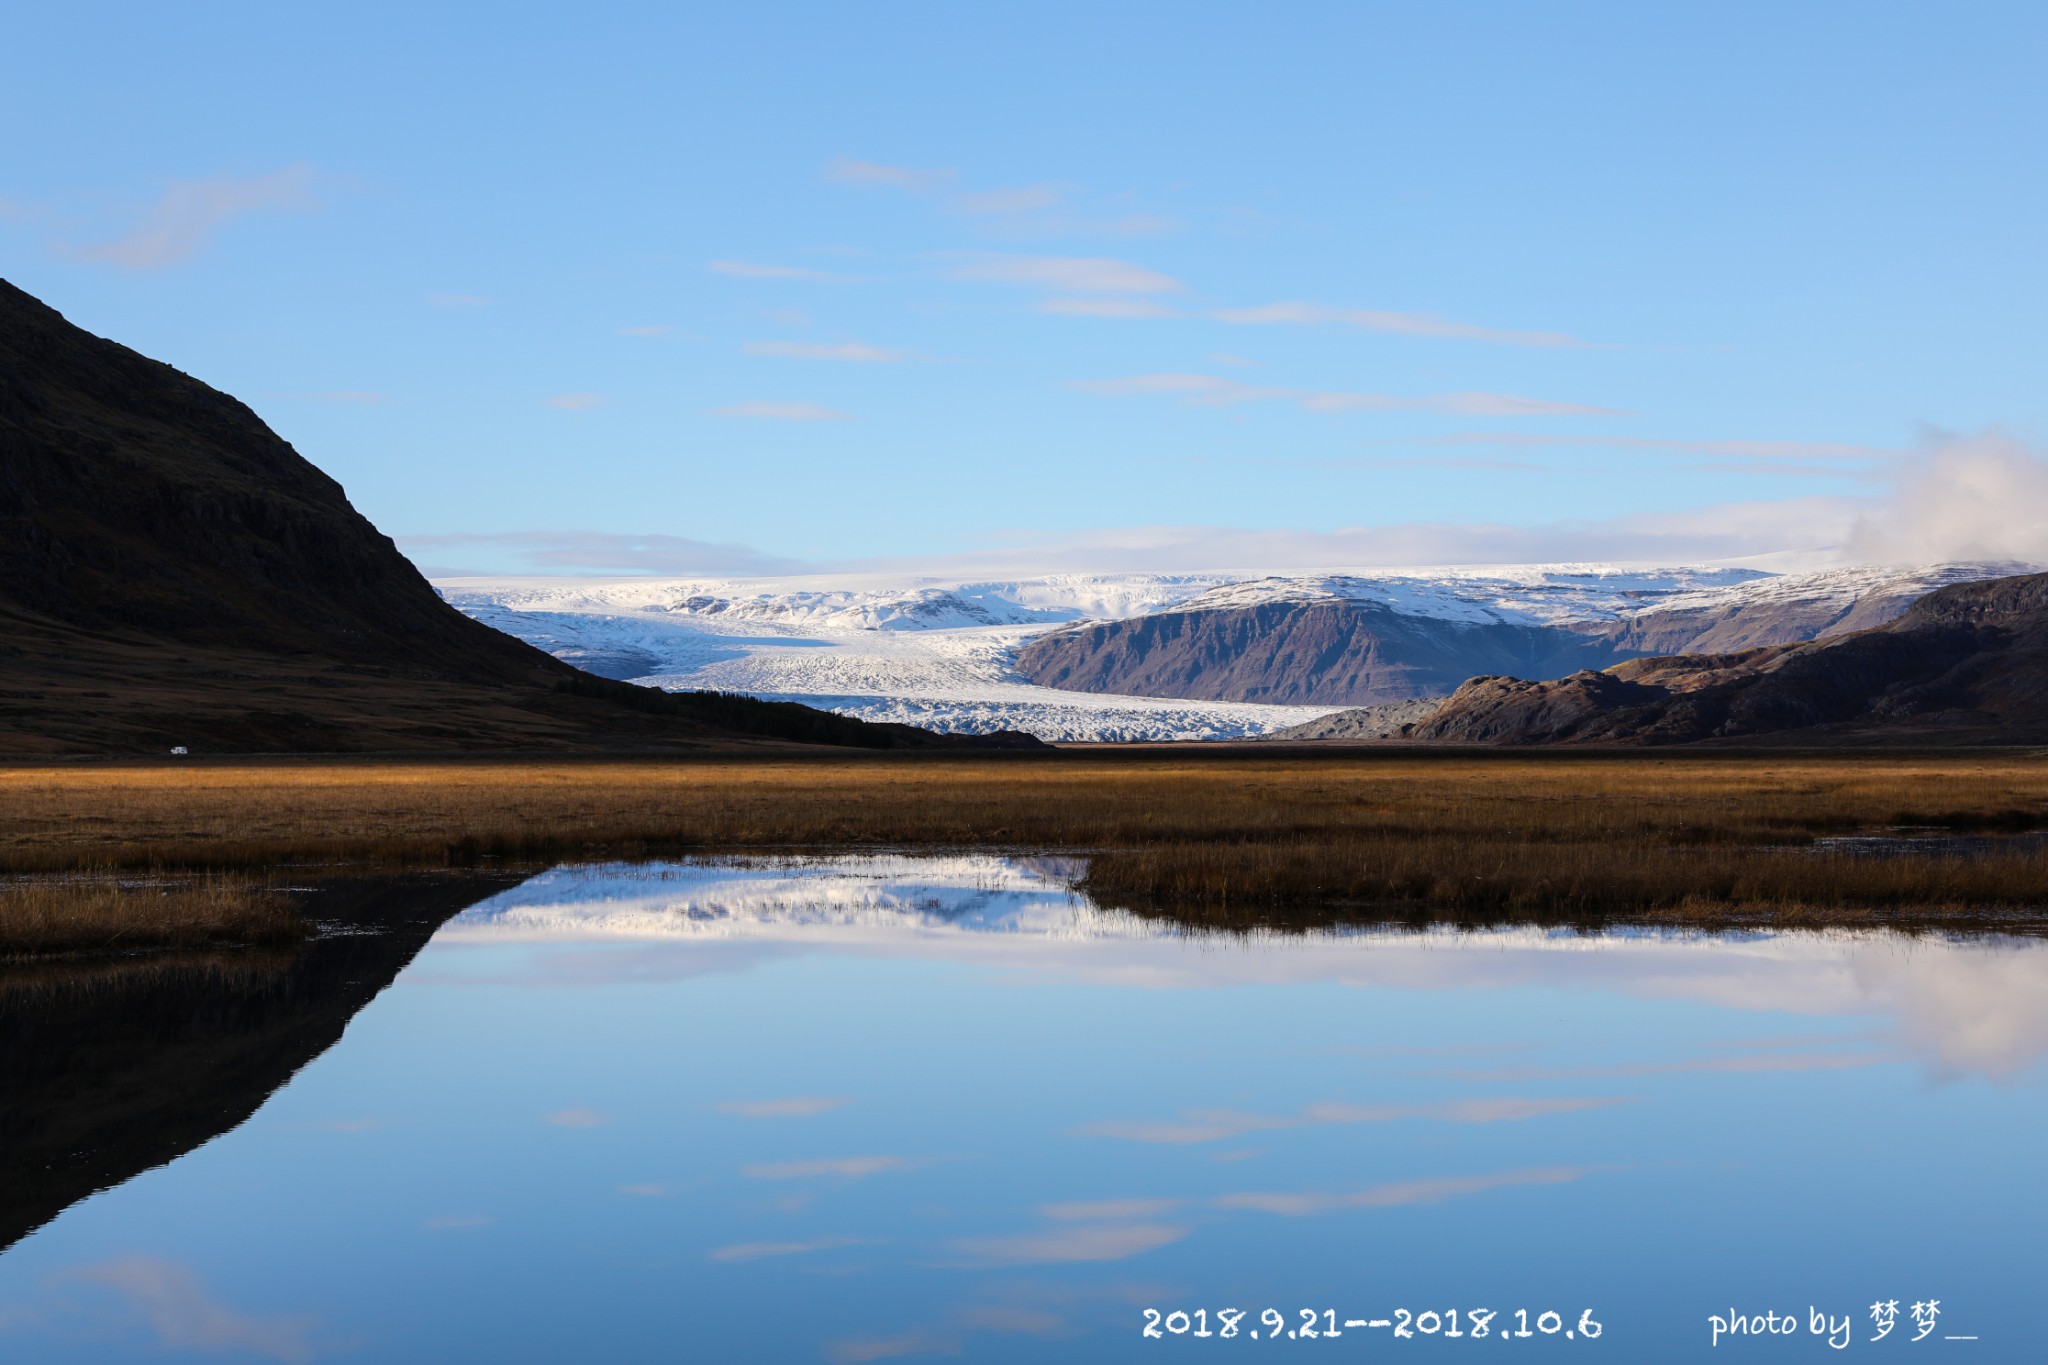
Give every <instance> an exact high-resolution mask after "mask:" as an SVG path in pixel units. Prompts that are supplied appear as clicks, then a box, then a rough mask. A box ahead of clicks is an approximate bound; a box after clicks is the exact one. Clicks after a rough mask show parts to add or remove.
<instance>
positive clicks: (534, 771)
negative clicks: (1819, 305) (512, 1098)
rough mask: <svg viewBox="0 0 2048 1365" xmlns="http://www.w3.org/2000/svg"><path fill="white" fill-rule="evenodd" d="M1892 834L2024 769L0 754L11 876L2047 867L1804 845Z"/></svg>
mask: <svg viewBox="0 0 2048 1365" xmlns="http://www.w3.org/2000/svg"><path fill="white" fill-rule="evenodd" d="M1899 826H1908V827H1915V828H1920V829H1927V830H1943V831H2001V830H2019V829H2031V828H2038V827H2042V826H2048V760H2044V759H2042V758H2038V757H2031V756H2028V755H2023V754H2012V755H1997V754H1993V755H1985V754H1963V755H1953V754H1951V755H1938V756H1900V755H1883V754H1876V755H1873V754H1850V755H1824V756H1804V755H1790V756H1787V755H1770V756H1754V755H1695V754H1686V755H1639V754H1632V755H1602V756H1597V757H1595V756H1587V755H1527V754H1514V755H1467V754H1440V753H1439V754H1413V753H1398V754H1397V753H1387V752H1383V751H1357V750H1352V751H1347V752H1341V753H1334V754H1322V753H1319V754H1314V755H1307V756H1300V755H1291V754H1279V755H1274V756H1267V755H1266V754H1263V753H1253V754H1248V753H1247V752H1246V751H1245V750H1210V751H1204V750H1172V751H1151V752H1132V751H1122V752H1116V751H1111V752H1097V753H1086V754H1056V755H1049V756H1042V757H1040V756H1029V757H1018V758H1002V757H976V758H951V757H931V756H916V757H905V758H891V757H887V756H879V757H865V758H847V759H840V760H837V761H817V760H750V761H742V760H695V761H690V762H683V763H657V762H626V761H620V762H552V763H483V762H465V763H442V764H433V763H417V762H389V763H368V762H327V763H319V764H283V763H278V764H269V763H249V764H232V765H230V764H220V765H191V766H103V767H77V768H13V769H4V770H0V868H5V869H8V870H15V871H28V870H50V869H61V868H69V867H77V866H87V865H109V864H111V865H126V866H176V867H203V868H214V869H225V868H238V867H251V866H258V865H265V864H272V863H277V862H339V861H357V862H374V863H381V864H399V863H411V864H435V863H447V862H465V861H472V860H475V859H477V858H480V857H502V858H511V859H541V858H557V857H638V856H652V855H660V854H676V853H687V852H692V851H702V850H711V849H730V850H740V849H745V850H757V851H775V850H807V851H817V850H825V849H832V848H845V847H854V846H878V845H879V846H896V847H904V846H921V847H934V846H938V847H946V846H952V847H958V846H967V845H996V846H1009V847H1023V848H1034V849H1047V850H1063V851H1073V852H1090V853H1094V854H1097V855H1098V856H1097V857H1096V858H1095V859H1094V861H1093V864H1092V868H1091V871H1090V874H1089V883H1088V885H1089V889H1090V890H1091V891H1092V892H1094V893H1095V894H1097V895H1099V896H1101V897H1103V898H1104V899H1106V900H1109V901H1112V902H1116V903H1132V904H1141V903H1142V904H1159V905H1167V906H1186V907H1190V908H1194V907H1201V906H1226V905H1227V906H1251V905H1258V904H1279V903H1290V904H1298V903H1320V904H1337V903H1400V904H1407V905H1415V906H1423V907H1435V908H1439V909H1442V910H1445V911H1447V912H1455V913H1469V914H1478V913H1502V914H1543V913H1550V914H1584V915H1625V914H1641V913H1650V912H1658V913H1692V912H1697V913H1701V914H1704V913H1706V911H1707V909H1708V908H1718V909H1720V910H1726V909H1727V908H1729V907H1731V906H1743V907H1759V908H1766V909H1773V910H1783V911H1787V912H1792V911H1797V910H1799V909H1801V908H1805V909H1812V910H1830V909H1831V910H1837V911H1841V912H1843V913H1850V912H1858V911H1866V910H1870V909H1879V910H1893V909H1897V910H1905V909H1919V910H1926V909H1935V910H1942V909H1960V908H1977V909H1983V908H1996V907H2018V908H2033V907H2039V906H2042V905H2043V904H2044V903H2048V866H2044V864H2043V861H2042V859H2041V858H2040V856H2038V855H2036V854H2033V853H2027V852H2021V851H2015V852H2012V853H2008V854H1998V853H1995V852H1994V853H1990V854H1986V855H1984V856H1976V857H1970V858H1958V857H1947V858H1943V857H1933V858H1923V857H1914V858H1852V857H1847V856H1841V857H1831V856H1825V855H1820V854H1816V853H1815V852H1814V851H1813V850H1812V849H1811V847H1810V845H1811V843H1812V841H1813V840H1814V839H1815V838H1816V837H1817V836H1823V835H1841V834H1855V833H1862V832H1877V831H1884V830H1889V829H1893V828H1895V827H1899ZM1687 907H1693V911H1691V912H1689V911H1688V910H1687Z"/></svg>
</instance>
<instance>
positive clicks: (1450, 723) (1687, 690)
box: [1410, 574, 2048, 744]
mask: <svg viewBox="0 0 2048 1365" xmlns="http://www.w3.org/2000/svg"><path fill="white" fill-rule="evenodd" d="M1410 733H1411V735H1412V737H1413V738H1416V739H1426V740H1447V741H1456V742H1464V743H1483V744H1558V743H1567V744H1677V743H1692V742H1700V741H1720V742H1734V743H1755V742H1771V743H1812V744H2042V743H2048V574H2023V575H2017V576H2014V577H2010V578H1995V579H1990V580H1987V581H1982V582H1975V583H1958V584H1955V585H1952V586H1950V587H1946V588H1941V589H1939V590H1937V591H1935V592H1932V593H1929V594H1928V595H1927V596H1925V597H1922V598H1921V599H1920V600H1918V601H1917V602H1915V603H1913V605H1912V606H1910V607H1908V608H1907V609H1906V612H1905V614H1904V615H1903V616H1900V617H1899V618H1898V619H1897V620H1895V621H1893V622H1892V623H1891V624H1889V625H1886V626H1881V627H1879V628H1877V629H1875V630H1866V631H1859V632H1856V633H1854V634H1849V635H1838V636H1832V637H1830V638H1827V639H1824V640H1815V641H1811V642H1808V643H1804V644H1793V645H1776V646H1767V647H1764V648H1759V649H1748V650H1741V651H1737V652H1734V653H1726V654H1681V655H1674V656H1669V657H1663V658H1649V659H1637V660H1633V661H1630V662H1627V663H1622V664H1618V665H1616V666H1614V667H1612V668H1609V669H1607V670H1605V671H1603V672H1591V671H1587V672H1580V673H1576V674H1573V675H1572V676H1570V677H1567V678H1561V679H1556V680H1552V681H1540V680H1537V681H1532V680H1525V679H1521V678H1512V677H1479V678H1473V679H1472V680H1471V681H1469V682H1467V683H1466V684H1465V685H1464V686H1463V687H1460V688H1459V689H1458V690H1457V692H1455V693H1454V694H1452V696H1451V697H1450V699H1449V700H1447V701H1446V702H1445V703H1444V704H1443V705H1442V707H1440V708H1439V709H1438V710H1437V711H1436V712H1435V713H1434V714H1432V715H1431V716H1430V717H1429V718H1428V719H1427V720H1425V721H1423V722H1421V723H1420V724H1418V725H1416V726H1415V727H1414V729H1413V730H1412V731H1411V732H1410Z"/></svg>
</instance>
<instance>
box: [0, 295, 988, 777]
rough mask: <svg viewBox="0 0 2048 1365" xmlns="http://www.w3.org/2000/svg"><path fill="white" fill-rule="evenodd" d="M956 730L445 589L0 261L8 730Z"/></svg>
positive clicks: (0, 713) (227, 738) (496, 741)
mask: <svg viewBox="0 0 2048 1365" xmlns="http://www.w3.org/2000/svg"><path fill="white" fill-rule="evenodd" d="M740 736H747V737H754V738H766V739H786V740H798V741H813V742H823V743H829V744H853V745H862V746H868V747H878V748H887V747H901V746H928V745H937V744H945V743H949V742H951V741H950V740H949V739H948V738H946V737H940V736H934V735H930V734H928V733H926V732H924V731H920V730H914V729H911V728H909V727H905V726H877V725H866V724H863V723H861V722H858V721H853V720H848V719H845V718H842V717H838V716H831V715H827V714H825V713H823V712H819V711H814V710H811V709H809V708H806V707H801V706H795V705H791V704H787V703H783V704H770V703H765V702H756V701H752V700H749V699H746V698H740V697H723V696H713V695H709V694H685V695H678V696H674V697H670V696H667V695H665V694H661V693H656V692H649V691H646V690H644V689H639V688H634V687H629V686H627V685H625V684H621V683H614V682H610V681H607V680H604V679H599V678H595V677H592V676H590V675H588V674H585V673H581V672H579V671H578V670H576V669H574V668H571V667H570V666H569V665H567V664H564V663H562V662H560V661H559V660H556V659H554V658H551V657H550V656H548V655H547V654H544V653H542V652H541V651H539V650H536V649H534V648H532V647H530V646H528V645H525V644H523V643H521V642H519V641H517V640H514V639H512V638H511V637H510V636H507V635H504V634H501V633H500V632H498V631H495V630H492V629H490V628H489V627H487V626H484V625H480V624H478V623H477V622H475V621H472V620H470V619H469V618H468V617H466V616H464V615H462V613H460V612H458V611H456V610H454V609H453V608H451V607H449V606H448V605H446V604H445V603H443V602H442V601H441V600H440V598H439V597H438V596H437V595H436V594H435V592H434V590H433V589H432V588H431V587H430V586H429V585H428V584H427V582H426V580H425V579H424V578H422V577H421V576H420V574H419V572H418V571H417V570H416V569H414V568H413V566H412V565H411V563H410V562H408V561H407V560H406V559H405V557H404V556H403V555H401V554H400V553H399V552H398V550H397V548H396V547H395V546H394V545H393V544H392V543H391V541H390V540H389V539H388V538H387V537H385V536H384V535H383V534H381V533H380V532H379V531H378V530H377V528H376V527H374V526H372V525H371V524H370V523H369V521H368V520H366V519H365V518H364V517H363V516H362V515H361V514H360V513H358V512H357V511H356V510H355V509H354V508H353V507H351V506H350V505H349V502H348V499H347V497H346V496H345V495H344V494H343V493H342V490H341V486H340V485H339V484H337V483H336V482H335V481H334V480H332V479H330V478H328V477H327V476H326V475H325V474H323V473H321V472H320V471H319V470H318V469H316V468H315V467H314V466H313V465H312V464H310V463H309V462H307V461H306V460H305V459H303V458H301V457H300V455H299V454H298V453H297V452H296V451H294V450H293V449H292V448H291V446H289V445H287V444H286V443H285V442H284V441H283V440H281V439H279V437H278V436H277V435H276V434H275V433H274V432H272V431H271V430H270V429H269V428H268V427H267V426H265V425H264V424H263V422H262V421H261V419H259V418H258V417H257V416H256V414H255V413H253V412H251V411H250V410H249V409H248V408H246V407H244V406H243V405H242V404H241V403H239V402H237V401H235V400H234V399H233V398H230V397H228V396H227V395H226V394H223V393H220V392H218V391H216V390H214V389H211V388H209V387H207V386H206V385H205V384H202V383H200V382H199V381H197V380H195V379H193V378H191V377H189V376H187V375H185V374H182V373H180V372H179V371H177V370H175V369H173V368H171V367H170V366H168V365H165V364H162V363H161V362H158V361H154V360H150V359H148V358H147V357H145V356H141V355H138V354H136V353H135V352H134V351H131V350H129V349H128V348H126V347H124V346H120V345H117V344H115V343H113V342H110V341H105V340H102V339H101V338H99V337H95V336H92V335H91V334H89V333H87V332H84V331H82V330H80V329H79V328H77V327H74V326H72V325H71V324H70V323H68V322H66V321H65V320H64V318H62V317H61V316H60V315H58V314H57V313H56V312H55V311H53V310H52V309H50V308H48V307H46V306H44V305H43V304H41V303H40V302H38V301H37V300H35V299H33V298H31V297H29V296H28V295H27V294H24V293H22V292H21V291H20V290H18V289H16V288H14V287H13V286H12V285H9V284H7V283H6V282H4V281H0V753H64V752H85V753H107V752H116V753H118V752H138V751H143V752H147V751H156V752H161V751H163V750H165V749H167V748H169V747H170V746H172V745H187V746H189V747H191V748H193V749H194V750H214V751H234V752H249V751H265V750H273V751H274V750H289V751H363V750H422V749H475V748H535V747H548V748H553V747H563V746H568V747H578V748H621V747H625V748H647V747H667V746H673V745H678V744H682V745H690V744H702V743H706V742H713V741H719V740H729V739H732V738H735V737H740Z"/></svg>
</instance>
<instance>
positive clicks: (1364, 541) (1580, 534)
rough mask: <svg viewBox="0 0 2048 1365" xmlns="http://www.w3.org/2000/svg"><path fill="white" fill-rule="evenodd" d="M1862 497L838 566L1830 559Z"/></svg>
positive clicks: (1125, 534)
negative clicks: (1795, 555) (1800, 555)
mask: <svg viewBox="0 0 2048 1365" xmlns="http://www.w3.org/2000/svg"><path fill="white" fill-rule="evenodd" d="M1869 508H1870V503H1869V501H1868V500H1866V499H1858V498H1843V497H1810V498H1785V499H1773V500H1768V501H1758V502H1743V503H1722V504H1717V505H1714V506H1709V507H1700V508H1689V509H1685V510H1681V511H1676V512H1655V513H1637V514H1633V515H1630V516H1625V517H1616V518H1610V519H1604V520H1583V521H1577V520H1575V521H1551V522H1545V523H1540V524H1537V525H1531V526H1510V525H1503V524H1500V523H1488V522H1471V523H1456V522H1398V523H1394V524H1391V525H1382V526H1350V527H1342V528H1339V529H1336V530H1305V529H1301V528H1298V527H1295V528H1286V527H1272V528H1262V527H1236V526H1187V525H1167V526H1162V525H1153V526H1122V527H1105V528H1095V529H1090V530H1086V531H1045V530H1034V531H1013V532H1008V533H1005V534H1003V535H1002V536H1000V537H990V538H989V539H990V540H991V541H992V542H994V543H991V544H989V545H988V548H985V549H981V550H970V551H963V552H959V553H954V554H948V555H931V556H922V557H918V558H900V559H897V558H889V559H884V558H875V559H866V560H856V561H850V562H847V563H843V564H838V565H835V566H833V567H835V568H836V569H839V570H842V571H845V572H860V573H896V572H915V573H920V574H945V575H958V576H967V575H991V576H994V575H1008V574H1042V573H1061V572H1090V573H1185V572H1196V571H1216V572H1243V573H1279V572H1284V571H1308V570H1317V569H1329V570H1344V571H1346V572H1360V571H1364V570H1368V569H1373V568H1394V567H1400V566H1403V565H1408V566H1412V565H1419V564H1427V565H1481V564H1554V563H1558V562H1560V561H1584V560H1598V561H1602V562H1614V563H1634V564H1665V565H1669V564H1694V563H1699V562H1702V561H1710V560H1711V561H1718V560H1724V559H1742V558H1751V557H1756V556H1764V555H1780V554H1783V553H1785V552H1794V551H1796V552H1812V553H1811V554H1810V555H1809V557H1808V559H1807V560H1806V561H1805V562H1807V563H1808V564H1809V566H1818V564H1819V563H1820V562H1823V561H1825V562H1833V561H1834V560H1835V559H1836V558H1837V557H1838V556H1839V554H1840V550H1841V547H1842V544H1843V542H1844V540H1845V539H1846V537H1847V536H1848V534H1849V530H1850V527H1851V526H1852V525H1853V524H1854V522H1855V520H1856V518H1857V517H1858V516H1859V515H1864V514H1867V512H1868V511H1869Z"/></svg>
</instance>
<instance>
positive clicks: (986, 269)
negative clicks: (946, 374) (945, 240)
mask: <svg viewBox="0 0 2048 1365" xmlns="http://www.w3.org/2000/svg"><path fill="white" fill-rule="evenodd" d="M946 273H947V274H949V275H950V276H952V278H954V279H956V280H976V281H981V282H985V283H989V284H1018V285H1024V286H1027V287H1029V288H1034V289H1045V290H1050V291H1052V292H1054V293H1058V294H1171V293H1174V292H1177V291H1179V290H1181V289H1184V288H1185V287H1186V286H1185V285H1183V284H1182V283H1181V282H1180V281H1179V280H1177V279H1175V278H1173V276H1171V275H1164V274H1161V273H1160V272H1159V271H1157V270H1150V269H1147V268H1146V267H1144V266H1142V265H1134V264H1132V263H1131V262H1129V261H1120V260H1117V259H1115V258H1113V257H1109V256H1005V255H982V256H974V257H970V258H968V259H966V260H963V261H959V262H957V263H956V264H954V265H953V266H952V267H951V268H950V269H948V271H947V272H946Z"/></svg>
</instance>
